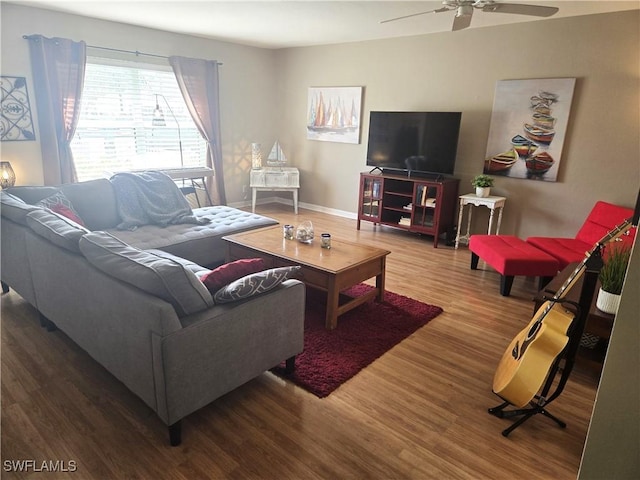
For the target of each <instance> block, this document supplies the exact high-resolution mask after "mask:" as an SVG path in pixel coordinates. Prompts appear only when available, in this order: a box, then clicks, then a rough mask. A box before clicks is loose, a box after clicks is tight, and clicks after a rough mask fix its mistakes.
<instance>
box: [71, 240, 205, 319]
mask: <svg viewBox="0 0 640 480" xmlns="http://www.w3.org/2000/svg"><path fill="white" fill-rule="evenodd" d="M80 250H81V251H82V253H83V254H84V256H85V257H86V258H87V260H88V261H89V262H91V264H93V265H94V266H95V267H96V268H98V269H100V270H102V271H103V272H105V273H106V274H108V275H111V276H112V277H115V278H117V279H119V280H122V281H123V282H127V283H129V284H131V285H134V286H136V287H138V288H140V289H142V290H144V291H145V292H148V293H150V294H152V295H155V296H156V297H159V298H162V299H163V300H165V301H167V302H169V303H170V304H171V305H173V308H175V310H176V313H177V314H178V316H179V317H183V316H185V315H190V314H192V313H196V312H200V311H202V310H205V309H207V308H209V307H212V306H213V305H214V303H213V299H212V298H211V294H210V293H209V291H208V290H207V288H206V287H205V286H204V285H203V284H202V282H201V281H200V280H199V279H198V277H197V276H196V275H195V274H194V273H193V272H191V271H190V270H189V269H188V268H186V267H185V266H183V265H182V264H181V263H179V262H177V261H175V260H173V259H170V258H165V257H164V256H159V255H157V254H154V253H152V252H149V251H144V250H139V249H137V248H135V247H132V246H130V245H127V244H126V243H124V242H122V241H121V240H118V239H117V238H116V237H114V236H113V235H110V234H108V233H107V232H101V231H98V232H90V233H88V234H86V235H85V236H83V237H82V238H81V239H80Z"/></svg>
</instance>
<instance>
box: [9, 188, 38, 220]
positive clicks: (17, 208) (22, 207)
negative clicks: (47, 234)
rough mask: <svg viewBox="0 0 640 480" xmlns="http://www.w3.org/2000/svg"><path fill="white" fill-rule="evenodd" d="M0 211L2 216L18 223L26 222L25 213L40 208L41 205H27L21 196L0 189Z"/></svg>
mask: <svg viewBox="0 0 640 480" xmlns="http://www.w3.org/2000/svg"><path fill="white" fill-rule="evenodd" d="M0 203H1V206H0V212H2V216H3V217H6V218H8V219H9V220H13V221H14V222H16V223H19V224H20V225H26V224H27V214H28V213H29V212H32V211H34V210H42V208H41V207H36V206H35V205H29V204H28V203H25V202H24V201H23V200H22V199H21V198H18V197H15V196H13V195H11V194H10V193H7V192H6V191H5V190H0Z"/></svg>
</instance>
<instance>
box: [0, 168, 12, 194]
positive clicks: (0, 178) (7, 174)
mask: <svg viewBox="0 0 640 480" xmlns="http://www.w3.org/2000/svg"><path fill="white" fill-rule="evenodd" d="M15 184H16V174H15V173H14V171H13V168H11V163H9V162H0V188H2V189H3V190H4V189H5V188H7V187H13V186H14V185H15Z"/></svg>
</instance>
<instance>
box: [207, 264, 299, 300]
mask: <svg viewBox="0 0 640 480" xmlns="http://www.w3.org/2000/svg"><path fill="white" fill-rule="evenodd" d="M299 271H300V267H299V266H295V267H279V268H271V269H269V270H263V271H261V272H258V273H252V274H251V275H246V276H244V277H242V278H240V279H238V280H236V281H234V282H231V283H230V284H229V285H226V286H224V287H222V288H221V289H220V290H218V291H217V292H216V293H215V295H214V296H213V301H214V302H215V303H230V302H236V301H238V300H244V299H245V298H249V297H252V296H254V295H260V294H261V293H265V292H268V291H269V290H272V289H274V288H276V287H277V286H278V285H280V284H281V283H282V282H284V281H285V280H288V279H290V278H294V277H295V276H296V275H297V273H298V272H299Z"/></svg>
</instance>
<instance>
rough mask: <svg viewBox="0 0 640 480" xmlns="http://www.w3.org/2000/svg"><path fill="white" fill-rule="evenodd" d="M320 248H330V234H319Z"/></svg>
mask: <svg viewBox="0 0 640 480" xmlns="http://www.w3.org/2000/svg"><path fill="white" fill-rule="evenodd" d="M320 241H321V243H320V246H321V247H322V248H327V249H328V248H331V234H330V233H321V234H320Z"/></svg>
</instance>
